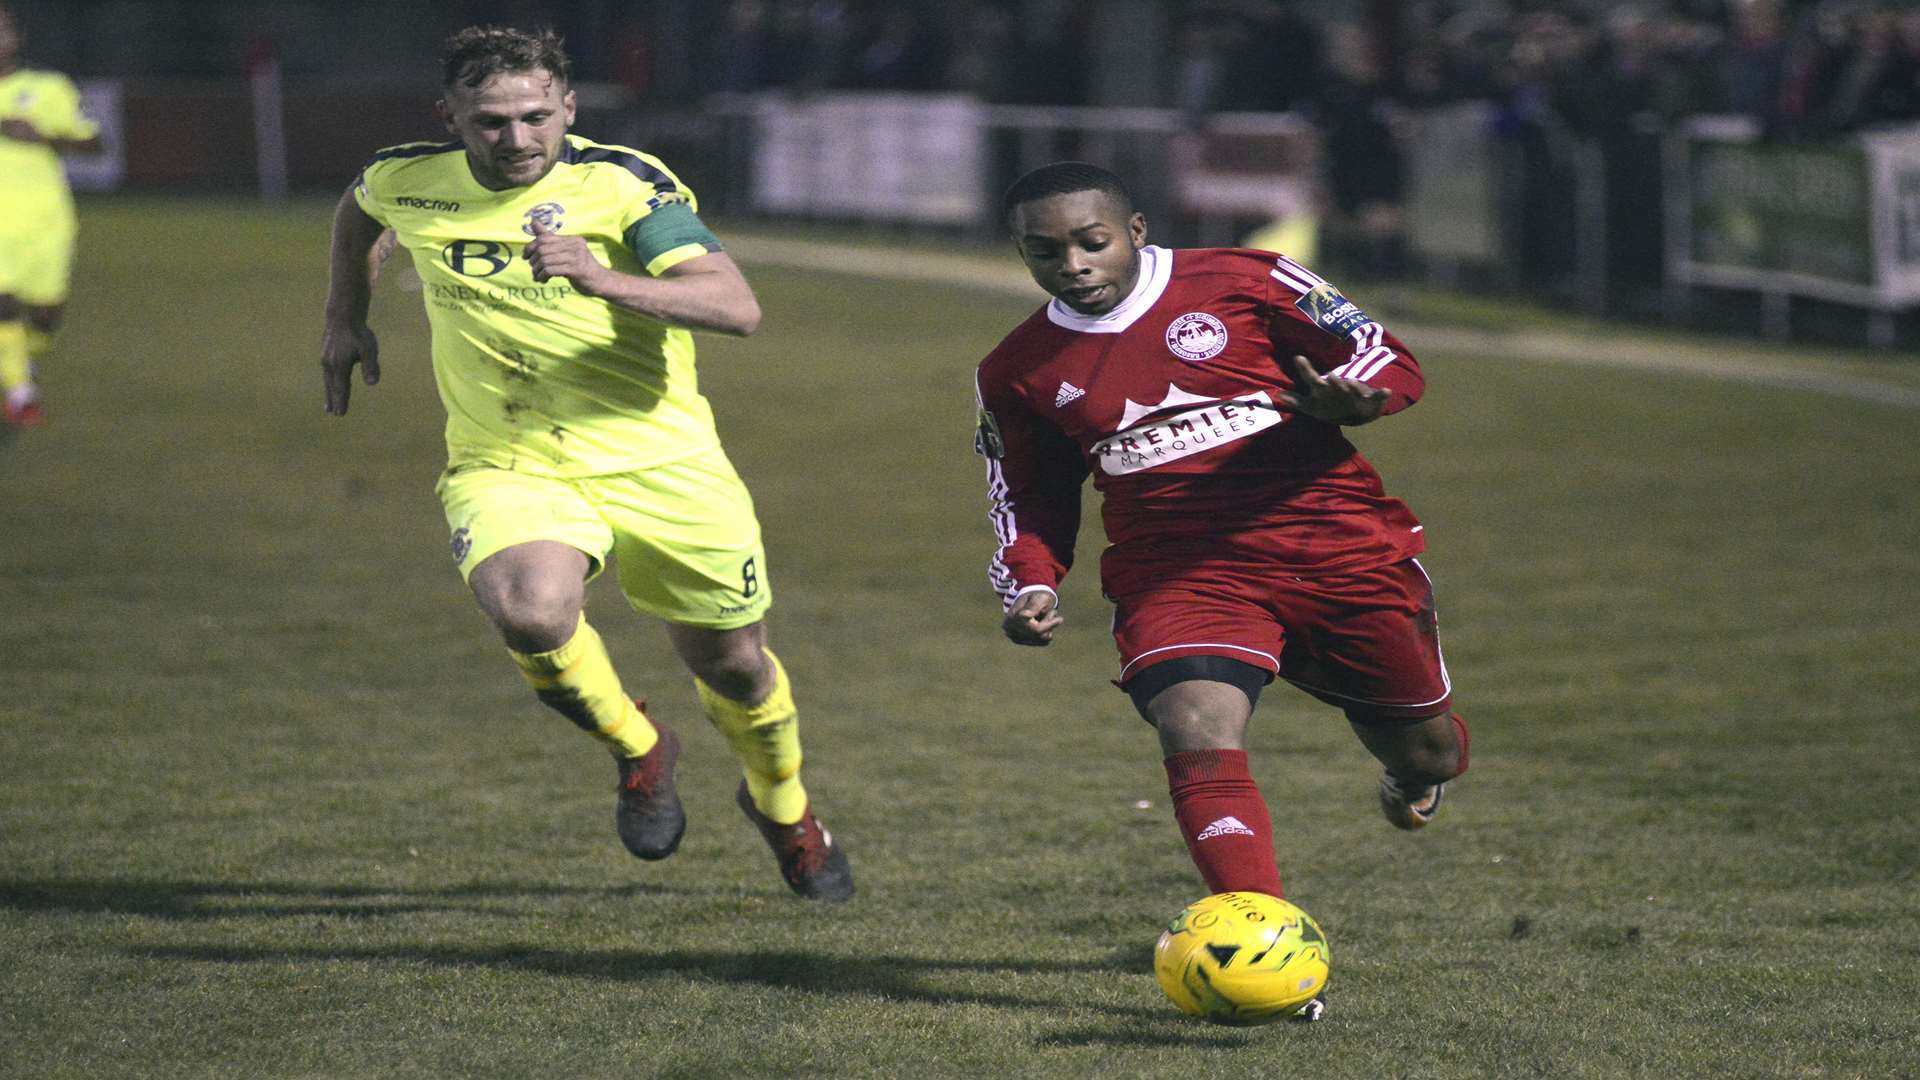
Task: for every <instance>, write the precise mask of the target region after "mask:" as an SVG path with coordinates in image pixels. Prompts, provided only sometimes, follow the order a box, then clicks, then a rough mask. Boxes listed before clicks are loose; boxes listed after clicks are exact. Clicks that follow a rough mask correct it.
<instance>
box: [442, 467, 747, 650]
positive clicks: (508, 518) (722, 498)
mask: <svg viewBox="0 0 1920 1080" xmlns="http://www.w3.org/2000/svg"><path fill="white" fill-rule="evenodd" d="M436 490H437V491H438V492H439V493H440V502H441V505H443V506H444V507H445V508H446V511H447V526H448V527H449V528H450V529H452V530H453V558H454V561H455V562H457V563H459V564H460V575H461V576H462V577H466V576H468V575H470V574H472V573H473V568H474V567H476V566H478V565H480V563H481V562H482V561H483V560H485V559H486V558H487V556H489V555H492V554H494V553H495V552H498V551H500V550H502V549H503V548H509V547H512V546H513V545H515V544H524V543H527V542H529V541H532V540H557V541H559V542H560V543H563V544H567V545H569V546H571V547H575V548H578V549H579V550H580V551H582V552H584V553H586V555H587V557H588V558H589V559H590V560H592V567H591V569H590V570H589V572H588V573H589V576H590V577H591V576H597V575H598V574H599V573H600V571H601V569H602V568H603V567H604V565H605V563H606V559H607V556H608V554H609V553H611V554H612V556H613V559H614V565H615V569H616V571H617V572H618V573H619V575H620V591H621V592H623V593H625V594H626V597H627V602H628V603H630V604H632V605H633V607H634V609H635V610H636V611H641V612H644V613H646V614H649V615H656V616H659V617H660V618H662V619H666V620H667V621H669V622H674V623H680V624H682V625H686V626H700V627H706V628H708V629H713V630H731V629H734V628H737V627H741V626H748V625H751V624H753V623H756V622H759V621H760V619H761V618H763V617H764V616H765V615H766V613H767V608H768V607H769V606H770V605H771V604H772V602H773V592H772V590H771V589H770V588H769V587H768V584H767V556H766V551H765V549H764V548H763V547H762V546H761V542H760V522H759V520H758V519H757V518H755V517H754V515H753V499H752V497H751V496H750V495H748V494H747V486H746V485H745V484H744V483H742V482H741V480H740V476H739V474H738V473H736V472H734V469H733V463H732V462H731V461H728V460H727V455H726V453H725V451H723V450H722V449H721V448H720V447H718V446H715V447H714V448H713V449H711V450H707V451H704V452H702V453H699V454H696V455H694V456H692V457H689V458H682V459H681V460H679V461H675V462H672V463H670V464H667V465H662V466H658V467H655V468H651V469H645V470H642V471H640V472H632V473H615V474H613V475H609V476H590V477H582V478H579V479H572V480H561V479H555V478H552V477H544V476H529V475H527V474H525V473H517V472H513V471H510V470H507V469H500V468H495V467H493V466H490V465H462V466H457V467H455V468H451V469H448V470H447V472H446V473H445V475H443V476H441V478H440V483H439V485H438V487H437V489H436Z"/></svg>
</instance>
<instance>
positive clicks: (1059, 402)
mask: <svg viewBox="0 0 1920 1080" xmlns="http://www.w3.org/2000/svg"><path fill="white" fill-rule="evenodd" d="M1086 396H1087V392H1086V391H1085V390H1082V389H1080V388H1079V387H1077V386H1075V385H1073V384H1072V383H1070V382H1063V383H1061V384H1060V392H1059V393H1057V394H1055V395H1053V407H1054V408H1056V409H1063V408H1066V406H1067V403H1068V402H1071V401H1078V400H1080V399H1081V398H1083V397H1086Z"/></svg>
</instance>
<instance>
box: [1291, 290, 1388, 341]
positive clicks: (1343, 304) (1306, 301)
mask: <svg viewBox="0 0 1920 1080" xmlns="http://www.w3.org/2000/svg"><path fill="white" fill-rule="evenodd" d="M1294 305H1295V306H1296V307H1298V308H1299V309H1300V312H1301V314H1303V315H1305V316H1306V317H1307V318H1308V319H1310V320H1312V321H1313V324H1314V325H1315V326H1318V327H1319V328H1320V329H1322V330H1325V331H1326V332H1327V333H1329V334H1332V335H1333V336H1334V337H1337V338H1344V337H1346V336H1348V335H1350V334H1352V333H1353V332H1354V331H1355V330H1358V329H1359V328H1361V327H1362V326H1365V325H1366V324H1368V323H1370V322H1372V321H1373V320H1372V319H1369V318H1367V313H1366V312H1364V311H1361V310H1360V309H1359V307H1357V306H1356V305H1355V304H1354V302H1353V301H1351V300H1349V299H1347V298H1346V297H1344V296H1342V295H1340V290H1339V289H1336V288H1334V287H1333V286H1332V285H1331V284H1329V283H1327V282H1324V281H1323V282H1321V283H1320V284H1318V285H1315V286H1314V287H1313V288H1312V289H1311V290H1309V291H1308V292H1306V293H1303V294H1302V295H1301V297H1300V298H1299V299H1298V300H1295V301H1294Z"/></svg>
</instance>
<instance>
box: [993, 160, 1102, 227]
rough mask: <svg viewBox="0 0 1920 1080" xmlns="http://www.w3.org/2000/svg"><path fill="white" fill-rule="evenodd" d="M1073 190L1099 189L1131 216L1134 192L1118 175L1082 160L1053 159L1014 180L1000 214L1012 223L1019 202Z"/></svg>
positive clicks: (1001, 204) (1001, 206)
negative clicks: (1050, 162)
mask: <svg viewBox="0 0 1920 1080" xmlns="http://www.w3.org/2000/svg"><path fill="white" fill-rule="evenodd" d="M1076 191H1098V192H1102V193H1104V194H1106V195H1107V196H1108V197H1109V198H1111V199H1112V200H1113V201H1114V204H1115V205H1116V206H1118V207H1119V208H1120V213H1121V214H1122V216H1125V217H1132V216H1133V192H1131V191H1128V190H1127V185H1126V183H1125V182H1124V181H1122V180H1121V179H1120V178H1119V177H1118V176H1115V175H1114V174H1113V173H1112V172H1109V171H1108V170H1106V169H1103V168H1101V167H1100V166H1098V165H1089V164H1087V163H1086V162H1084V161H1056V162H1054V163H1053V164H1051V165H1042V166H1040V167H1039V168H1037V169H1035V170H1033V171H1032V172H1030V173H1028V174H1027V175H1025V176H1023V177H1021V178H1020V179H1018V180H1015V181H1014V182H1013V186H1012V187H1010V188H1008V189H1007V193H1006V195H1005V196H1003V197H1002V198H1001V200H1000V213H1001V217H1002V218H1003V220H1005V221H1006V222H1007V223H1008V224H1012V222H1013V212H1014V211H1015V210H1018V209H1019V208H1020V206H1021V204H1023V203H1030V202H1033V201H1034V200H1036V199H1048V198H1052V197H1053V196H1055V195H1071V194H1073V193H1074V192H1076Z"/></svg>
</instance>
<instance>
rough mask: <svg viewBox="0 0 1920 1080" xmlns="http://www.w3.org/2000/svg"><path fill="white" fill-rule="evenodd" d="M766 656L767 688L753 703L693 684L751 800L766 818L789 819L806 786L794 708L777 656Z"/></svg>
mask: <svg viewBox="0 0 1920 1080" xmlns="http://www.w3.org/2000/svg"><path fill="white" fill-rule="evenodd" d="M767 659H768V660H769V661H771V662H772V664H773V680H774V681H773V692H772V693H770V694H768V695H767V697H766V700H764V701H762V702H760V703H759V704H758V705H748V704H746V703H744V702H739V701H735V700H733V699H732V698H729V697H725V696H722V695H721V694H720V693H719V692H718V691H716V690H715V689H714V688H713V687H711V686H708V685H707V684H706V683H704V682H701V681H700V680H699V679H695V680H693V685H694V686H695V687H696V688H697V689H698V690H699V691H700V705H701V707H703V708H704V709H705V710H706V713H707V719H708V720H711V721H713V726H714V727H716V728H718V729H720V734H721V735H723V736H725V737H726V740H727V745H728V746H731V747H733V754H734V756H735V757H737V758H739V759H740V766H741V771H742V772H744V773H745V774H746V777H747V794H748V795H749V796H751V797H752V798H753V805H754V806H755V807H756V808H758V809H759V811H760V812H761V813H762V814H765V815H766V816H767V818H768V820H770V821H773V822H775V823H776V824H780V825H791V824H793V823H794V822H796V821H799V820H800V818H801V817H802V816H803V815H804V814H806V812H807V789H806V788H804V787H801V786H800V713H799V710H797V709H795V708H794V705H793V687H792V685H791V684H789V683H788V682H787V671H786V668H784V667H782V666H780V658H779V657H777V656H775V655H773V652H772V650H768V651H767Z"/></svg>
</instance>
